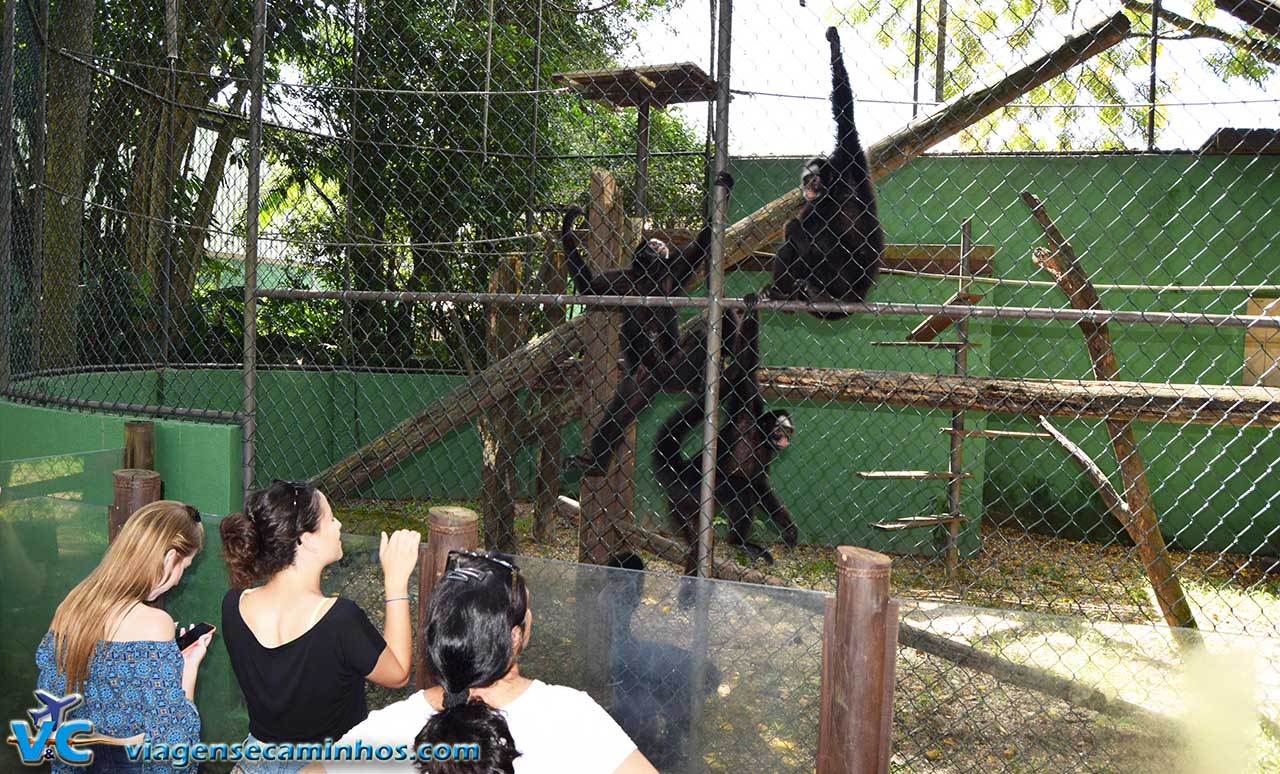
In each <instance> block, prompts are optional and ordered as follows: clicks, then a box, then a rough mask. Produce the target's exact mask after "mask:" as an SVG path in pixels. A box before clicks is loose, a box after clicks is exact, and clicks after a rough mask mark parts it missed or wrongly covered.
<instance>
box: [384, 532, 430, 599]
mask: <svg viewBox="0 0 1280 774" xmlns="http://www.w3.org/2000/svg"><path fill="white" fill-rule="evenodd" d="M421 543H422V535H420V534H419V533H417V532H415V531H414V530H411V529H398V530H396V531H395V532H393V533H392V534H391V537H387V533H385V532H383V533H382V540H381V542H380V544H379V546H378V561H379V562H381V563H382V577H383V581H384V583H385V585H386V588H387V593H388V595H390V594H396V595H399V594H403V593H405V592H406V591H407V589H408V588H409V574H410V573H412V572H413V568H414V566H415V565H417V563H418V546H419V545H420V544H421Z"/></svg>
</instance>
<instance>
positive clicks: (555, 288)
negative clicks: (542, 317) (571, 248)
mask: <svg viewBox="0 0 1280 774" xmlns="http://www.w3.org/2000/svg"><path fill="white" fill-rule="evenodd" d="M542 276H543V282H542V287H543V289H544V292H547V293H557V294H558V293H563V292H564V290H565V276H564V254H563V253H562V252H561V251H560V250H558V249H556V243H555V240H554V239H553V238H552V237H551V235H549V234H548V235H547V240H546V244H545V245H544V247H543V251H542ZM545 309H546V315H547V322H548V323H549V324H550V325H551V326H552V327H553V328H556V327H559V326H560V324H561V323H563V322H564V318H565V313H564V308H563V307H559V306H549V307H545ZM556 401H557V398H556V395H555V393H553V392H551V391H550V390H543V391H542V392H541V393H539V395H538V409H539V412H540V413H541V414H542V416H543V421H542V422H540V423H538V439H537V440H538V462H537V465H538V477H537V480H536V481H535V482H534V504H533V537H534V539H535V540H537V541H538V542H539V543H545V542H546V541H547V540H549V539H550V538H551V528H552V526H553V525H554V524H555V520H556V502H557V501H558V500H559V498H560V455H561V454H562V453H563V448H562V447H563V444H562V443H561V438H560V424H559V423H558V422H555V420H554V417H553V416H552V414H553V411H552V408H553V407H554V406H555V404H556Z"/></svg>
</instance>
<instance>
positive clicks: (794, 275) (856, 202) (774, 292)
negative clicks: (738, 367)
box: [761, 27, 884, 320]
mask: <svg viewBox="0 0 1280 774" xmlns="http://www.w3.org/2000/svg"><path fill="white" fill-rule="evenodd" d="M827 40H828V41H829V42H830V44H831V112H832V115H833V116H834V118H835V122H836V147H835V151H834V152H832V154H831V156H829V157H828V158H821V157H819V158H814V159H810V160H809V161H808V162H807V163H806V164H805V166H804V172H803V175H802V177H801V181H800V184H801V188H802V190H803V192H804V198H805V204H804V207H803V208H802V209H801V210H800V213H799V214H798V215H796V217H794V218H792V219H791V220H790V221H788V222H787V225H786V229H785V239H784V241H783V244H782V246H781V247H780V248H779V249H778V252H777V254H776V255H775V256H774V263H773V279H772V284H771V285H770V286H769V287H767V288H765V289H764V291H762V293H761V296H762V297H763V298H766V299H772V300H801V301H846V302H862V301H865V300H866V297H867V292H868V291H869V290H870V289H871V285H872V284H873V283H874V282H875V279H876V277H877V275H878V274H879V271H880V261H881V257H882V255H883V253H884V231H883V230H882V229H881V226H880V218H879V216H878V215H877V211H876V192H875V185H874V184H873V183H872V181H871V170H870V167H869V165H868V163H867V156H866V153H865V151H864V150H863V148H862V144H861V142H860V140H859V138H858V130H857V126H856V125H855V124H854V120H853V88H852V87H851V86H850V84H849V73H848V71H847V70H846V69H845V65H844V57H843V55H842V53H841V49H840V35H839V33H838V32H837V31H836V28H835V27H830V28H828V29H827ZM813 314H814V315H815V316H816V317H821V318H824V319H832V320H834V319H841V318H844V317H847V316H848V315H847V314H846V313H843V312H821V313H819V312H814V313H813Z"/></svg>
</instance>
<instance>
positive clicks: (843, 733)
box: [818, 546, 897, 774]
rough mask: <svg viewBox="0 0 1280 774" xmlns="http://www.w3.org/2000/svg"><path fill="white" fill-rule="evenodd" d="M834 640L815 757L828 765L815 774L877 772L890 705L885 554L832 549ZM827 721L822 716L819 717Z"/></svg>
mask: <svg viewBox="0 0 1280 774" xmlns="http://www.w3.org/2000/svg"><path fill="white" fill-rule="evenodd" d="M836 556H837V560H836V604H835V619H836V623H835V626H834V630H835V631H834V634H835V640H834V642H832V643H829V647H830V649H831V650H830V672H831V690H830V692H829V693H828V698H829V703H828V704H826V705H823V706H821V707H820V708H819V720H818V728H819V729H821V728H822V727H823V726H824V725H826V726H827V729H828V733H827V734H826V735H825V737H824V741H826V742H827V743H828V745H829V747H828V749H827V750H826V751H823V752H820V753H819V754H818V757H819V758H820V759H821V760H824V761H826V762H827V763H828V768H827V769H826V770H825V771H820V772H819V774H835V772H840V774H845V772H856V773H857V774H880V773H881V772H885V771H887V768H886V769H881V768H880V763H881V760H884V761H885V762H886V763H887V762H888V756H887V754H884V751H883V750H882V749H881V745H882V744H883V742H884V740H885V739H887V738H888V737H887V734H886V731H885V729H884V728H882V724H883V723H884V721H885V719H886V717H891V715H890V714H888V713H889V712H890V711H889V710H887V709H886V708H885V707H884V703H885V697H886V696H889V699H890V703H892V690H891V689H890V690H888V691H886V689H887V687H888V685H890V684H891V683H892V674H893V673H892V671H891V670H890V671H888V674H886V669H885V665H886V664H892V660H891V657H890V654H888V653H886V652H885V648H886V647H887V646H888V643H889V639H888V636H887V633H888V630H889V628H890V627H894V628H896V627H897V621H896V619H895V620H893V621H891V620H889V614H890V610H889V571H890V568H891V567H892V564H893V563H892V561H891V560H890V559H889V557H887V556H885V555H883V554H878V553H876V552H874V551H868V550H867V549H865V548H854V547H850V546H841V547H839V548H837V549H836ZM824 715H825V716H826V718H829V720H828V719H824V717H823V716H824Z"/></svg>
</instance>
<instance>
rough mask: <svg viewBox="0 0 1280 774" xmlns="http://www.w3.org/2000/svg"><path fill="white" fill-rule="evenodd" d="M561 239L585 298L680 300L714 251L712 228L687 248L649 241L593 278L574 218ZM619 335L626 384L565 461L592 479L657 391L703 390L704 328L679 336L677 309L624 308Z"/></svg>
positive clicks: (726, 182) (722, 178) (726, 178)
mask: <svg viewBox="0 0 1280 774" xmlns="http://www.w3.org/2000/svg"><path fill="white" fill-rule="evenodd" d="M715 184H716V185H719V186H723V187H725V188H726V189H728V190H729V191H732V190H733V177H732V176H731V175H729V174H728V173H727V172H724V173H721V174H719V175H717V176H716V180H715ZM578 213H581V210H578ZM575 217H576V216H575ZM561 235H562V238H563V240H564V246H565V262H566V263H567V264H568V266H569V272H570V276H571V277H573V278H574V286H575V287H576V288H577V289H578V292H579V293H582V294H583V295H632V296H634V295H641V296H674V295H678V294H679V293H682V292H683V290H684V287H685V286H686V285H687V284H688V283H689V282H690V281H691V280H692V279H693V277H694V276H695V275H696V274H697V272H698V271H699V270H700V269H702V268H703V267H704V266H705V265H706V261H707V257H708V254H709V251H710V248H711V226H710V225H709V224H708V225H707V226H706V227H705V228H703V229H702V231H701V232H700V233H699V234H698V237H697V238H696V239H695V240H694V241H693V242H690V243H689V244H687V245H684V246H683V247H668V246H667V245H666V244H665V243H664V242H662V241H661V240H658V239H650V240H648V241H647V242H645V243H642V244H641V245H640V247H639V248H637V250H636V253H635V256H634V257H633V260H632V262H631V265H630V266H629V267H627V268H626V269H613V270H610V271H606V272H600V273H599V274H594V275H593V274H592V273H591V270H590V269H589V268H588V267H587V266H586V263H585V262H584V261H583V259H582V254H581V250H580V247H579V245H578V239H577V235H576V234H574V233H573V230H572V219H571V218H570V216H569V215H566V217H565V223H564V226H563V228H562V234H561ZM621 336H622V350H623V367H624V371H623V378H622V381H621V382H620V383H619V385H618V389H617V391H616V392H615V393H614V395H613V397H612V399H611V400H610V401H609V404H608V405H607V406H606V408H605V411H604V416H603V417H601V419H600V423H599V424H598V425H597V426H596V429H595V431H594V432H593V433H592V436H591V440H590V441H589V442H588V447H587V449H586V450H584V452H583V453H582V454H579V455H577V456H574V457H570V458H569V459H568V460H567V461H566V466H567V467H569V468H577V469H579V470H582V471H583V472H584V473H585V474H587V475H604V473H605V471H606V469H607V468H608V467H609V462H610V461H611V460H612V458H613V452H614V450H615V449H617V448H618V445H619V444H620V443H621V442H622V437H623V435H624V434H625V433H626V431H627V428H628V427H630V426H631V425H632V424H633V423H634V422H635V421H636V418H637V417H638V416H639V415H640V413H641V412H643V411H644V410H645V409H646V408H648V407H649V405H650V404H652V403H653V399H654V397H655V396H657V394H658V393H659V392H662V391H663V390H679V391H681V392H693V391H699V390H700V389H701V384H702V368H703V365H704V364H705V363H706V350H707V347H706V338H705V331H704V330H703V329H701V328H698V329H695V331H693V332H691V333H689V334H686V335H685V336H681V335H680V327H679V315H678V314H677V313H676V310H675V309H674V308H671V307H624V308H623V311H622V326H621Z"/></svg>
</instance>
